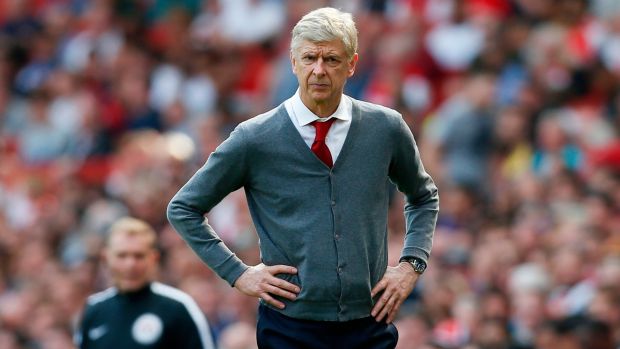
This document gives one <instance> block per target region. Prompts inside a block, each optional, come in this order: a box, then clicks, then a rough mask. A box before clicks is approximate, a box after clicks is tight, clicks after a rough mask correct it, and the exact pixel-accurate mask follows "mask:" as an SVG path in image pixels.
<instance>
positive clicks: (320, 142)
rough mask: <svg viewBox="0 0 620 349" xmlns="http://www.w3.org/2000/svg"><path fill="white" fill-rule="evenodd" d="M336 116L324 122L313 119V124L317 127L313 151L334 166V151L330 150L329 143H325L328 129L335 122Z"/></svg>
mask: <svg viewBox="0 0 620 349" xmlns="http://www.w3.org/2000/svg"><path fill="white" fill-rule="evenodd" d="M334 120H336V119H335V118H331V119H329V120H327V121H324V122H319V121H313V122H312V126H314V128H315V129H316V135H315V136H314V142H313V143H312V147H311V149H312V152H313V153H314V154H316V156H317V157H318V158H319V159H321V161H323V162H324V163H325V165H327V166H329V167H332V166H334V162H333V160H332V153H330V152H329V148H328V147H327V144H325V137H326V136H327V131H329V128H330V127H331V126H332V124H333V123H334Z"/></svg>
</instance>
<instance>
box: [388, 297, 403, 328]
mask: <svg viewBox="0 0 620 349" xmlns="http://www.w3.org/2000/svg"><path fill="white" fill-rule="evenodd" d="M402 304H403V300H402V299H397V300H396V302H395V303H394V306H393V307H392V309H390V312H389V313H388V318H387V320H386V321H385V322H387V323H388V324H391V323H392V322H393V321H394V319H395V318H396V315H398V311H399V310H400V306H401V305H402Z"/></svg>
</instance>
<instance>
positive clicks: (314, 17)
mask: <svg viewBox="0 0 620 349" xmlns="http://www.w3.org/2000/svg"><path fill="white" fill-rule="evenodd" d="M292 34H293V36H292V38H291V51H292V52H293V53H295V52H296V51H297V49H298V48H299V46H300V45H301V43H302V41H310V42H313V43H316V42H326V41H332V40H341V41H342V43H343V44H344V49H345V52H346V54H347V58H348V59H351V58H353V55H354V54H355V53H357V28H356V27H355V22H354V21H353V16H352V15H351V14H350V13H348V12H342V11H340V10H338V9H335V8H333V7H323V8H320V9H317V10H314V11H312V12H309V13H307V14H306V15H305V16H303V17H302V18H301V20H299V22H297V24H296V25H295V27H294V28H293V31H292Z"/></svg>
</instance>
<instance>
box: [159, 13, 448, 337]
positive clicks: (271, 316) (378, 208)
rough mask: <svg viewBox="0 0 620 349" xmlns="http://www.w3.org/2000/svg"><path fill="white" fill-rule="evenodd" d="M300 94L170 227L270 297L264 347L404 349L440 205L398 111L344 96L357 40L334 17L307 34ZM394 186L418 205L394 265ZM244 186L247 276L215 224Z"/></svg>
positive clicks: (215, 167)
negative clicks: (398, 348)
mask: <svg viewBox="0 0 620 349" xmlns="http://www.w3.org/2000/svg"><path fill="white" fill-rule="evenodd" d="M292 34H293V36H292V40H291V63H292V67H293V72H294V73H295V75H296V76H297V79H298V81H299V89H298V91H297V93H296V94H295V95H294V96H293V97H291V98H290V99H289V100H287V101H286V102H285V103H283V104H282V105H280V106H279V107H277V108H275V109H274V110H271V111H269V112H267V113H265V114H262V115H259V116H257V117H255V118H252V119H250V120H248V121H246V122H243V123H241V124H240V125H239V126H238V127H237V128H236V129H235V131H233V132H232V133H231V135H230V137H229V138H228V139H227V140H226V141H224V142H223V143H222V144H221V145H220V146H219V147H218V148H217V149H216V150H215V152H214V153H213V154H211V156H210V157H209V159H208V161H207V163H206V164H205V166H203V167H202V168H201V169H200V170H199V171H198V172H197V173H196V174H195V175H194V176H193V177H192V178H191V179H190V180H189V181H188V183H187V184H185V186H183V188H182V189H181V190H180V191H179V192H178V193H177V194H176V195H175V197H174V198H173V199H172V201H171V202H170V204H169V206H168V218H169V220H170V222H171V223H172V224H173V226H174V227H175V228H176V229H177V231H178V232H179V233H180V234H181V235H182V236H183V238H184V239H185V240H186V241H187V242H188V243H189V245H190V246H191V247H192V248H193V250H194V251H195V252H196V253H197V254H198V256H200V258H201V259H202V260H203V261H204V262H205V263H206V264H207V265H208V266H209V267H211V268H212V269H213V270H214V271H215V272H216V273H217V274H218V275H219V276H221V277H222V278H223V279H225V280H226V281H228V282H229V283H230V285H232V286H234V287H235V288H237V289H238V290H239V291H241V292H242V293H244V294H246V295H249V296H254V297H259V298H260V300H261V302H260V307H259V319H258V325H257V327H258V328H257V340H258V344H259V347H261V348H393V347H395V345H396V342H397V339H398V333H397V332H396V328H395V327H394V326H393V325H392V324H391V323H392V321H393V320H394V318H395V316H396V314H397V312H398V309H399V307H400V305H401V304H402V302H403V301H404V299H405V298H406V297H407V296H408V295H409V293H410V292H411V290H412V289H413V287H414V285H415V283H416V280H417V279H418V276H419V273H421V272H422V271H423V270H424V268H425V266H426V262H427V260H428V257H429V254H430V250H431V245H432V236H433V232H434V229H435V222H436V218H437V213H438V200H439V199H438V194H437V188H436V187H435V185H434V183H433V181H432V179H431V178H430V176H429V175H428V174H427V173H426V172H425V170H424V167H423V166H422V163H421V161H420V156H419V154H418V149H417V147H416V145H415V142H414V139H413V136H412V134H411V131H410V130H409V128H408V127H407V125H406V124H405V123H404V121H403V120H402V117H401V116H400V115H399V114H398V113H397V112H396V111H394V110H391V109H388V108H385V107H381V106H378V105H374V104H370V103H365V102H361V101H357V100H354V99H352V98H350V97H348V96H345V95H343V89H344V85H345V82H346V80H347V78H349V77H351V76H352V75H353V73H354V71H355V65H356V63H357V60H358V55H357V53H356V52H357V29H356V28H355V23H354V22H353V19H352V16H351V15H350V14H348V13H343V12H340V11H338V10H336V9H333V8H322V9H318V10H315V11H313V12H310V13H308V14H307V15H305V16H304V17H303V18H302V19H301V20H300V21H299V22H298V23H297V24H296V26H295V28H294V29H293V32H292ZM389 181H392V182H393V183H395V184H396V186H397V188H398V189H399V190H400V191H401V192H403V193H404V194H405V196H406V204H405V217H406V221H407V232H406V236H405V241H404V248H403V250H402V259H401V263H400V264H399V265H398V266H395V267H388V266H387V231H386V230H387V228H386V227H387V211H388V202H389V191H390V185H389ZM240 187H244V189H245V193H246V196H247V199H248V205H249V208H250V212H251V214H252V219H253V221H254V224H255V226H256V230H257V233H258V235H259V238H260V250H261V259H262V263H261V264H259V265H256V266H248V265H245V264H244V263H243V262H242V261H241V260H240V259H239V258H238V257H237V256H236V255H235V254H233V253H232V252H231V251H230V250H229V249H228V248H227V247H226V246H225V245H224V244H223V243H222V241H221V240H220V239H219V237H218V236H217V234H216V233H215V232H214V231H213V229H212V228H211V226H209V225H208V223H207V222H206V221H205V219H204V214H205V213H207V212H209V211H210V210H211V208H213V206H215V205H216V204H217V203H218V202H219V201H220V200H221V199H222V198H224V197H225V196H226V195H227V194H228V193H230V192H232V191H234V190H236V189H238V188H240Z"/></svg>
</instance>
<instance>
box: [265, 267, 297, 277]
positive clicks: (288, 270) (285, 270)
mask: <svg viewBox="0 0 620 349" xmlns="http://www.w3.org/2000/svg"><path fill="white" fill-rule="evenodd" d="M266 269H267V271H269V273H270V274H271V275H276V274H297V268H295V267H291V266H290V265H282V264H278V265H271V266H268V267H267V268H266Z"/></svg>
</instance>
